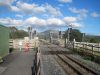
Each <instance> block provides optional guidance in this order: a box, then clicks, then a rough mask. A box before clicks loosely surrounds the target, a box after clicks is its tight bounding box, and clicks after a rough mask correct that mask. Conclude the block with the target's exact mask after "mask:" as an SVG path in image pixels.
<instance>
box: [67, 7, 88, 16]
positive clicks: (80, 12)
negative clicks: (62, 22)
mask: <svg viewBox="0 0 100 75" xmlns="http://www.w3.org/2000/svg"><path fill="white" fill-rule="evenodd" d="M69 10H70V11H71V12H72V13H75V14H78V15H79V16H80V17H86V16H87V13H88V10H86V9H76V8H74V7H70V8H69Z"/></svg>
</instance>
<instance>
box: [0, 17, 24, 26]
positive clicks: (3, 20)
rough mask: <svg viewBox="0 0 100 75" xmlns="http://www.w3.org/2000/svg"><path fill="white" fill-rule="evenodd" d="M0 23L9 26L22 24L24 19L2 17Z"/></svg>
mask: <svg viewBox="0 0 100 75" xmlns="http://www.w3.org/2000/svg"><path fill="white" fill-rule="evenodd" d="M0 23H2V24H4V25H7V26H21V25H22V23H23V21H22V20H16V19H11V18H0Z"/></svg>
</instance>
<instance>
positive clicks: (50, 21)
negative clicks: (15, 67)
mask: <svg viewBox="0 0 100 75" xmlns="http://www.w3.org/2000/svg"><path fill="white" fill-rule="evenodd" d="M46 21H47V25H53V26H62V25H64V22H63V21H62V20H61V19H58V18H49V19H47V20H46Z"/></svg>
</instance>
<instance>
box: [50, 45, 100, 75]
mask: <svg viewBox="0 0 100 75" xmlns="http://www.w3.org/2000/svg"><path fill="white" fill-rule="evenodd" d="M48 48H50V49H51V50H52V51H53V50H56V49H57V48H52V47H50V45H49V47H48ZM58 51H59V50H58ZM55 59H56V61H57V62H58V64H59V65H60V66H61V67H62V68H63V70H64V71H65V72H66V74H68V75H100V72H98V71H96V70H95V69H93V68H90V67H88V66H87V65H85V64H83V63H81V62H80V61H79V60H77V59H75V58H73V57H71V56H69V55H68V54H62V53H61V54H55Z"/></svg>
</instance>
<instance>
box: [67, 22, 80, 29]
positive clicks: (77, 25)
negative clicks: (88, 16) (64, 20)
mask: <svg viewBox="0 0 100 75" xmlns="http://www.w3.org/2000/svg"><path fill="white" fill-rule="evenodd" d="M68 26H69V27H72V28H80V27H82V25H81V24H79V23H76V22H75V23H71V24H69V25H68Z"/></svg>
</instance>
